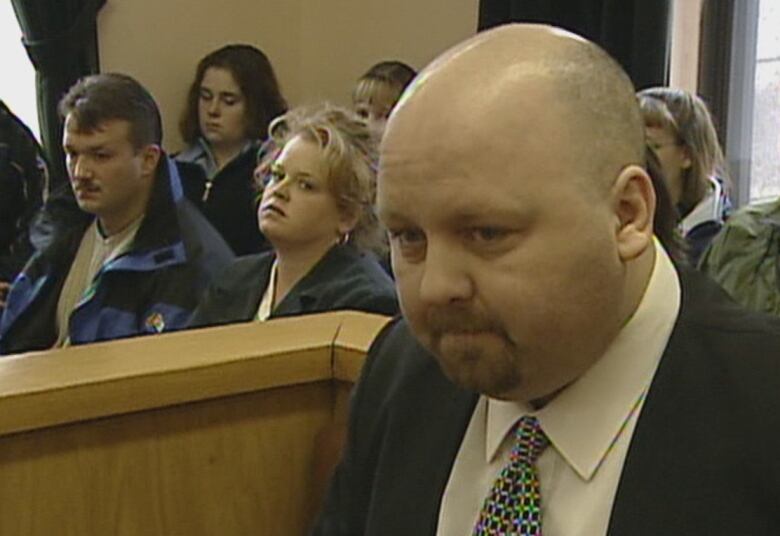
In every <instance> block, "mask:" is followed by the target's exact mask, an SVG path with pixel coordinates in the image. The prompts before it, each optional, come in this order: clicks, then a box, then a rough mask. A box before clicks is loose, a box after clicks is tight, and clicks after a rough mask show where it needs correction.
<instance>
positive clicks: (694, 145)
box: [638, 87, 728, 208]
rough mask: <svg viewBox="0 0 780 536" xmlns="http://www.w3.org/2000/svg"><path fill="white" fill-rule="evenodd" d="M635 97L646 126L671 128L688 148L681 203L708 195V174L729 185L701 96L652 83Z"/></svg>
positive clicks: (715, 133) (716, 134) (693, 202)
mask: <svg viewBox="0 0 780 536" xmlns="http://www.w3.org/2000/svg"><path fill="white" fill-rule="evenodd" d="M638 98H639V107H640V109H641V111H642V117H643V119H644V122H645V126H646V127H654V128H661V129H664V130H667V131H669V132H671V133H672V134H673V135H674V136H675V138H676V140H677V142H678V143H679V144H680V145H682V146H684V147H685V148H686V149H687V151H688V156H689V157H690V159H691V167H689V168H688V169H686V170H684V173H683V181H682V182H683V183H682V195H681V198H680V204H681V205H682V206H683V207H688V208H692V207H694V206H695V205H696V204H697V203H699V201H701V200H702V199H703V198H704V197H705V196H706V195H707V192H708V191H709V177H711V176H717V177H719V178H720V179H721V180H723V181H724V183H726V185H728V171H727V170H726V166H725V164H724V158H723V150H722V149H721V147H720V143H719V142H718V133H717V132H716V130H715V125H713V123H712V116H711V115H710V112H709V109H708V108H707V105H706V104H705V103H704V101H703V100H702V99H701V98H700V97H698V96H697V95H693V94H691V93H688V92H687V91H683V90H681V89H672V88H668V87H655V88H650V89H645V90H643V91H640V92H639V93H638Z"/></svg>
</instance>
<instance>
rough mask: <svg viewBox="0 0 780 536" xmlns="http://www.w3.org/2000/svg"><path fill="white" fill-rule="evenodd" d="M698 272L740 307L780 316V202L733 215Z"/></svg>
mask: <svg viewBox="0 0 780 536" xmlns="http://www.w3.org/2000/svg"><path fill="white" fill-rule="evenodd" d="M699 268H700V269H701V270H702V271H703V272H704V273H706V274H708V275H709V276H710V277H712V278H713V279H714V280H715V281H717V282H718V283H720V285H721V286H722V287H723V288H724V289H726V291H727V292H728V293H729V294H731V296H732V297H733V298H734V299H735V300H737V301H738V302H740V303H741V304H743V305H745V306H747V307H749V308H751V309H753V310H756V311H764V312H768V313H774V314H776V315H779V316H780V198H778V199H776V200H774V201H772V202H769V203H760V204H755V205H749V206H747V207H744V208H743V209H741V210H739V211H738V212H736V213H735V214H733V215H732V216H731V218H729V220H728V222H727V223H726V225H725V226H724V227H723V230H722V231H721V232H720V234H719V235H718V236H717V237H716V238H715V239H714V240H713V241H712V243H711V245H710V247H709V248H708V249H707V250H706V251H705V252H704V254H703V255H702V258H701V261H700V263H699Z"/></svg>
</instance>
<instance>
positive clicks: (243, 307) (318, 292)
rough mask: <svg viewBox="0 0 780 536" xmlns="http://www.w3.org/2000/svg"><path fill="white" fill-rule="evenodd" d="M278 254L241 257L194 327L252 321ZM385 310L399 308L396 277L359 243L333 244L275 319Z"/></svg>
mask: <svg viewBox="0 0 780 536" xmlns="http://www.w3.org/2000/svg"><path fill="white" fill-rule="evenodd" d="M274 258H275V254H274V253H273V252H268V253H261V254H259V255H251V256H248V257H243V258H240V259H237V260H236V262H235V263H233V265H232V266H231V267H230V268H229V269H228V270H227V271H226V272H225V273H224V274H222V275H221V276H220V277H219V278H218V280H217V281H216V282H215V284H214V285H213V286H212V287H211V288H209V290H208V291H207V292H206V293H205V294H204V296H203V301H202V302H201V304H200V305H199V306H198V309H197V310H196V311H195V315H194V316H193V319H192V327H203V326H214V325H219V324H230V323H233V322H249V321H251V320H253V319H254V318H255V315H256V314H257V309H258V307H260V300H261V299H262V298H263V294H264V293H265V289H266V287H268V280H269V279H270V277H271V267H272V266H273V261H274ZM344 309H349V310H354V311H365V312H368V313H377V314H384V315H388V316H390V315H394V314H396V313H397V312H398V301H397V299H396V294H395V287H394V285H393V281H392V280H391V279H390V277H389V276H388V275H387V273H386V272H385V271H384V270H383V269H382V267H381V266H380V265H379V263H378V262H377V261H376V260H375V259H374V258H373V257H371V256H370V255H363V254H361V253H360V252H358V251H357V250H356V249H355V248H354V247H352V246H349V245H340V246H334V247H332V248H331V249H330V250H329V251H328V252H327V253H326V254H325V256H323V257H322V259H320V261H319V262H318V263H317V264H316V265H315V266H314V267H313V268H312V269H311V270H309V273H307V274H306V275H305V276H304V277H303V278H302V279H301V280H300V281H298V283H296V284H295V286H294V287H293V288H292V289H291V290H290V292H288V293H287V295H286V296H285V297H284V299H283V300H282V302H281V303H279V304H278V305H277V306H276V307H275V308H274V310H273V311H272V312H271V318H277V317H281V316H295V315H302V314H311V313H322V312H325V311H336V310H344Z"/></svg>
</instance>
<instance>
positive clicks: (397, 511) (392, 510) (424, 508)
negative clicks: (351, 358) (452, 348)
mask: <svg viewBox="0 0 780 536" xmlns="http://www.w3.org/2000/svg"><path fill="white" fill-rule="evenodd" d="M416 382H420V385H418V386H413V387H411V388H410V389H408V390H404V392H403V393H402V395H403V397H404V401H403V404H404V405H406V406H407V410H406V411H403V412H399V413H398V414H391V415H389V416H388V417H387V418H388V419H389V420H390V421H391V422H390V423H388V424H389V429H390V430H392V435H388V437H387V438H386V439H387V443H386V444H385V448H384V449H383V451H382V453H381V454H380V457H381V459H380V460H379V465H380V467H382V470H381V472H380V473H379V474H377V477H376V478H377V479H378V480H379V479H381V480H382V482H381V484H380V485H378V486H376V487H375V489H377V490H382V494H383V497H381V498H379V502H376V503H375V504H382V505H384V506H383V507H382V508H381V513H382V514H381V518H380V516H379V515H377V516H376V517H374V518H373V519H371V523H370V526H371V528H372V530H368V531H367V533H368V534H387V535H391V534H394V535H395V534H431V535H433V534H435V533H436V526H437V524H438V518H439V508H440V504H441V500H442V495H443V493H444V489H445V487H446V485H447V481H448V480H449V474H450V470H451V469H452V465H453V463H454V461H455V456H456V455H457V453H458V450H459V449H460V443H461V441H462V439H463V435H464V433H465V431H466V427H467V426H468V423H469V421H470V418H471V414H472V412H473V410H474V406H475V404H476V401H477V396H476V395H474V394H473V393H469V392H466V391H463V390H460V389H458V388H456V387H455V386H454V385H453V384H451V383H450V382H449V381H448V380H447V379H446V378H445V377H444V376H443V375H442V374H441V372H440V371H439V368H438V366H437V365H436V364H435V362H433V360H431V363H430V367H429V373H428V374H424V375H421V376H418V378H417V380H416ZM410 416H412V418H411V419H410Z"/></svg>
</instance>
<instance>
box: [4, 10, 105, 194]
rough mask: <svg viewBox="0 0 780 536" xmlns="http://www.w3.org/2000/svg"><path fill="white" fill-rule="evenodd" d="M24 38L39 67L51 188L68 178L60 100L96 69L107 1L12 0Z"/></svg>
mask: <svg viewBox="0 0 780 536" xmlns="http://www.w3.org/2000/svg"><path fill="white" fill-rule="evenodd" d="M12 4H13V8H14V12H15V14H16V18H17V21H18V22H19V26H20V27H21V29H22V35H23V37H22V43H23V44H24V46H25V48H26V50H27V54H28V56H29V57H30V61H32V63H33V65H34V66H35V70H36V91H37V101H38V117H39V124H40V132H41V141H42V145H43V147H44V150H45V152H46V155H47V158H48V161H49V174H50V189H51V190H56V189H57V188H58V187H60V186H61V185H63V184H65V183H66V182H67V180H66V172H65V159H64V155H63V152H62V146H61V139H62V121H61V119H60V118H59V116H58V114H57V104H58V102H59V100H60V98H61V97H62V95H64V93H65V92H66V91H67V90H68V88H69V87H70V86H71V85H73V84H74V83H75V82H76V81H77V80H78V79H79V78H81V77H82V76H85V75H88V74H93V73H95V72H98V69H99V63H98V46H97V27H96V20H97V13H98V11H99V10H100V8H101V7H103V5H104V4H105V0H12Z"/></svg>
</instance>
